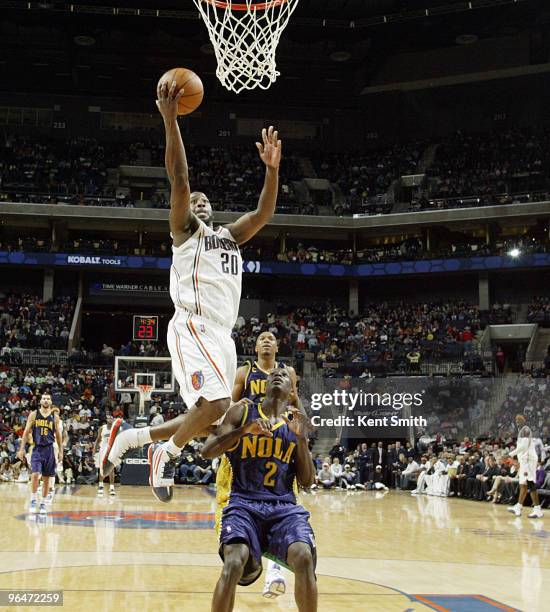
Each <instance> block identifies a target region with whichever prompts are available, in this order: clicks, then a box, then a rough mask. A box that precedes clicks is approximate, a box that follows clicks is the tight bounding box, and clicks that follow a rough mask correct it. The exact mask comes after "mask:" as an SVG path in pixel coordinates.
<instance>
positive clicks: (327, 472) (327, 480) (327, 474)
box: [316, 462, 336, 489]
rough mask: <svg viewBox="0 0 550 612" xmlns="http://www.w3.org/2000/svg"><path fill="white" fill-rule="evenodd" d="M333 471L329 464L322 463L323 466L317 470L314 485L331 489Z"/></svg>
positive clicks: (333, 482)
mask: <svg viewBox="0 0 550 612" xmlns="http://www.w3.org/2000/svg"><path fill="white" fill-rule="evenodd" d="M335 481H336V479H335V477H334V473H333V472H332V470H331V469H330V465H329V463H327V462H324V463H323V467H322V468H321V469H320V470H319V471H318V472H317V478H316V485H317V486H319V487H323V489H332V487H334V485H335Z"/></svg>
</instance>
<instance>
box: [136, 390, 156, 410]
mask: <svg viewBox="0 0 550 612" xmlns="http://www.w3.org/2000/svg"><path fill="white" fill-rule="evenodd" d="M137 388H138V392H139V412H138V415H139V416H140V417H142V416H145V402H150V401H151V393H152V391H153V385H138V386H137Z"/></svg>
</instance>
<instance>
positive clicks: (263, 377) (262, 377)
mask: <svg viewBox="0 0 550 612" xmlns="http://www.w3.org/2000/svg"><path fill="white" fill-rule="evenodd" d="M247 365H248V373H247V375H246V378H245V382H244V389H243V395H242V397H246V398H248V399H249V400H250V401H252V402H254V403H255V404H259V403H261V402H263V400H264V397H265V388H266V385H267V377H268V376H269V372H266V371H265V370H262V369H261V368H260V366H259V365H258V362H257V361H255V362H254V363H250V361H249V362H248V363H247ZM284 367H286V366H285V364H284V363H283V362H282V361H281V362H277V361H276V362H275V368H284Z"/></svg>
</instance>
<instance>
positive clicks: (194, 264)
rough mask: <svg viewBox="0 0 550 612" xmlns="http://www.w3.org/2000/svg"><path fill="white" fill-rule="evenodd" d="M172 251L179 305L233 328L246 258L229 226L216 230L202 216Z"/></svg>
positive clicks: (172, 289) (172, 284) (174, 296)
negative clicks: (189, 234)
mask: <svg viewBox="0 0 550 612" xmlns="http://www.w3.org/2000/svg"><path fill="white" fill-rule="evenodd" d="M172 254H173V256H172V267H171V269H170V297H171V298H172V301H173V302H174V306H175V307H176V309H178V308H180V309H183V310H185V311H188V312H191V313H193V314H197V315H199V316H201V317H204V318H205V319H209V320H211V321H214V322H215V323H217V324H218V325H221V326H222V327H224V328H226V329H229V330H231V329H232V328H233V326H234V325H235V321H236V320H237V316H238V313H239V303H240V300H241V287H242V269H243V261H242V256H241V252H240V249H239V246H238V244H237V243H236V242H235V239H234V238H233V236H232V235H231V233H230V232H229V230H228V229H227V228H225V227H218V228H217V230H213V229H211V228H210V227H208V226H207V225H205V224H204V223H203V222H202V221H200V220H199V227H198V229H197V231H196V232H195V233H194V234H193V235H192V236H191V237H190V238H188V239H187V240H186V241H185V242H184V243H183V244H182V245H180V246H178V247H176V246H172ZM232 383H233V381H231V383H230V384H232Z"/></svg>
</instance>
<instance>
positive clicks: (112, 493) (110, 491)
mask: <svg viewBox="0 0 550 612" xmlns="http://www.w3.org/2000/svg"><path fill="white" fill-rule="evenodd" d="M109 495H110V496H111V497H114V496H115V495H116V491H115V488H114V487H109Z"/></svg>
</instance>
